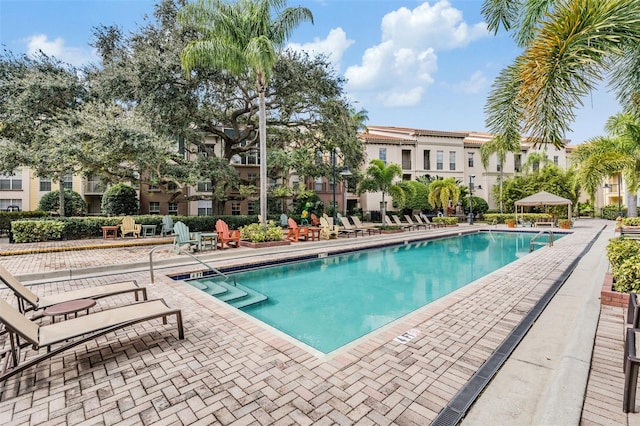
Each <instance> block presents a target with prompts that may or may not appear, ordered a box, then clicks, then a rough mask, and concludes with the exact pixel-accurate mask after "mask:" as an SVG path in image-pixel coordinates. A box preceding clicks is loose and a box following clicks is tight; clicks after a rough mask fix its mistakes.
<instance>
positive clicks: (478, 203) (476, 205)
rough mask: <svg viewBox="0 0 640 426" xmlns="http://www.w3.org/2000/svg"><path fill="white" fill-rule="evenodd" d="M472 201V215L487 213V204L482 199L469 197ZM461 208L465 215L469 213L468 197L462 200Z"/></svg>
mask: <svg viewBox="0 0 640 426" xmlns="http://www.w3.org/2000/svg"><path fill="white" fill-rule="evenodd" d="M471 198H472V199H473V213H474V214H475V215H476V216H477V215H484V214H485V213H486V212H488V211H489V204H488V203H487V202H486V201H485V199H484V198H481V197H476V196H475V195H474V196H473V197H471ZM462 208H463V209H464V212H465V213H469V197H464V198H463V199H462Z"/></svg>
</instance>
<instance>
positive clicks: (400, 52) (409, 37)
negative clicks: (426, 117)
mask: <svg viewBox="0 0 640 426" xmlns="http://www.w3.org/2000/svg"><path fill="white" fill-rule="evenodd" d="M488 35H489V32H488V31H487V28H486V24H484V23H478V24H475V25H471V26H470V25H469V24H467V23H466V22H465V21H464V20H463V18H462V13H461V12H460V11H459V10H457V9H455V8H453V7H452V6H451V4H450V3H449V2H448V1H447V0H441V1H439V2H437V3H435V4H434V5H433V6H431V5H430V4H429V3H428V2H425V3H423V4H421V5H419V6H418V7H416V8H415V9H413V10H409V9H407V8H406V7H402V8H400V9H397V10H395V11H393V12H390V13H388V14H387V15H385V16H384V17H383V18H382V23H381V43H380V44H378V45H375V46H373V47H370V48H368V49H367V50H366V51H365V53H364V55H363V56H362V63H361V65H353V66H350V67H349V68H347V70H346V71H345V73H344V74H345V77H346V78H347V80H348V83H347V89H348V90H349V91H350V92H352V94H353V95H354V96H355V97H356V98H359V99H360V100H361V101H364V102H366V101H376V102H382V103H383V104H384V105H386V106H412V105H417V104H419V103H420V102H421V100H422V97H423V96H424V94H425V92H426V89H427V88H428V87H429V86H430V85H431V84H433V82H434V77H433V76H434V74H435V72H436V71H437V69H438V56H437V52H438V51H443V50H452V49H457V48H461V47H465V46H466V45H468V44H469V43H470V42H472V41H473V40H476V39H478V38H481V37H486V36H488ZM480 77H481V75H480V76H476V78H477V79H478V80H476V81H475V83H479V82H480ZM473 83H474V80H472V81H471V82H470V84H473ZM469 87H471V86H469Z"/></svg>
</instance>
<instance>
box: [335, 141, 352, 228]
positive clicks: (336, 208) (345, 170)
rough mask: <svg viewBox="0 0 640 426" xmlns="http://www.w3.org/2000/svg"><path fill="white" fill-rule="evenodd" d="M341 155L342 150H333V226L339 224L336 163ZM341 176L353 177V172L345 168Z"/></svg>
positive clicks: (336, 148)
mask: <svg viewBox="0 0 640 426" xmlns="http://www.w3.org/2000/svg"><path fill="white" fill-rule="evenodd" d="M339 153H340V148H338V147H335V148H333V149H332V150H331V166H332V167H333V224H334V225H337V224H338V204H337V203H336V186H337V185H338V182H337V179H336V173H337V170H336V163H337V157H338V154H339ZM340 176H351V171H350V170H349V167H347V166H345V167H344V168H343V169H342V170H341V171H340Z"/></svg>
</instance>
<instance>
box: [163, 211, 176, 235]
mask: <svg viewBox="0 0 640 426" xmlns="http://www.w3.org/2000/svg"><path fill="white" fill-rule="evenodd" d="M169 234H173V219H171V217H170V216H169V215H165V216H162V229H161V230H160V235H162V236H163V237H166V236H167V235H169Z"/></svg>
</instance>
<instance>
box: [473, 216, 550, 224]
mask: <svg viewBox="0 0 640 426" xmlns="http://www.w3.org/2000/svg"><path fill="white" fill-rule="evenodd" d="M551 217H552V216H551V215H549V214H547V213H523V214H519V215H518V218H519V219H522V220H523V221H525V222H535V221H536V219H548V218H551ZM515 218H516V215H515V213H502V214H500V213H487V214H485V215H484V220H485V221H486V222H487V223H489V224H491V223H493V221H494V220H495V221H496V223H506V220H507V219H515Z"/></svg>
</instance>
